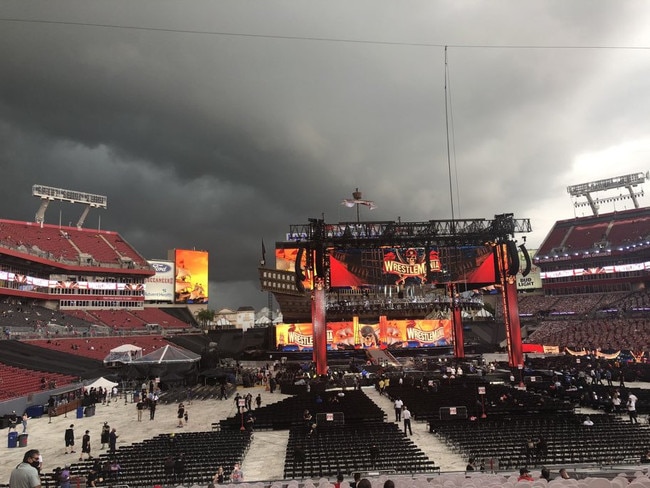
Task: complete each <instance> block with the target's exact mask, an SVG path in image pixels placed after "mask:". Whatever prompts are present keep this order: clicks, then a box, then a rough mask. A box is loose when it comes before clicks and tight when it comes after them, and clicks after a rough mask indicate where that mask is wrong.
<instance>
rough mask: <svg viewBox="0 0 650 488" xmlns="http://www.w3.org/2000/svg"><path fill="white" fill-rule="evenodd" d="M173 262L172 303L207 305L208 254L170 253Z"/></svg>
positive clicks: (186, 250) (178, 251)
mask: <svg viewBox="0 0 650 488" xmlns="http://www.w3.org/2000/svg"><path fill="white" fill-rule="evenodd" d="M170 254H172V255H173V260H174V302H175V303H208V252H207V251H194V250H188V249H174V250H172V251H170Z"/></svg>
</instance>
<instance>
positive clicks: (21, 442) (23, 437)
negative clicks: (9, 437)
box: [18, 434, 27, 447]
mask: <svg viewBox="0 0 650 488" xmlns="http://www.w3.org/2000/svg"><path fill="white" fill-rule="evenodd" d="M18 447H27V434H19V435H18Z"/></svg>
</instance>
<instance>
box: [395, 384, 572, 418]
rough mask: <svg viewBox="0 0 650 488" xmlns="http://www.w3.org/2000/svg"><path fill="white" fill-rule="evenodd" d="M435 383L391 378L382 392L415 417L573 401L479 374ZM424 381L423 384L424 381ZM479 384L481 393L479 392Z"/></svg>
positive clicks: (514, 410) (523, 409) (551, 408)
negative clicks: (397, 381)
mask: <svg viewBox="0 0 650 488" xmlns="http://www.w3.org/2000/svg"><path fill="white" fill-rule="evenodd" d="M432 381H435V386H423V387H415V386H406V385H399V384H394V383H395V382H391V384H390V386H389V387H388V388H387V389H386V394H387V395H388V397H389V398H390V399H391V400H394V399H396V398H398V397H399V398H400V399H401V400H402V401H403V402H404V404H405V405H406V406H407V407H408V408H409V411H410V412H411V414H412V415H413V418H414V419H415V420H423V421H426V420H432V419H439V418H440V409H441V408H445V407H461V406H462V407H465V408H466V409H467V416H468V417H472V416H473V417H480V416H481V415H482V414H483V412H484V411H485V412H486V413H488V414H489V415H501V416H503V415H513V414H514V415H516V414H524V413H528V412H534V413H540V412H541V413H543V412H559V413H562V412H567V413H568V412H572V411H573V408H574V407H573V404H570V403H568V402H566V401H564V399H558V398H552V397H548V396H542V395H539V394H537V393H531V392H528V391H521V390H517V389H513V388H510V387H509V386H506V385H498V384H489V383H487V382H486V381H485V380H484V379H482V378H481V377H476V376H466V377H463V378H455V379H446V380H445V379H443V380H432ZM427 383H428V381H424V382H423V384H424V385H427ZM479 387H481V388H484V389H485V394H484V395H481V394H479Z"/></svg>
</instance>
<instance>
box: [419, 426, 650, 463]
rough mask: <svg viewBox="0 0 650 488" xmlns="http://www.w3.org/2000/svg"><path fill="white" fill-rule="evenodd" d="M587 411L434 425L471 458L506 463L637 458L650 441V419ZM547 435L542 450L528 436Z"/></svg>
mask: <svg viewBox="0 0 650 488" xmlns="http://www.w3.org/2000/svg"><path fill="white" fill-rule="evenodd" d="M585 417H586V415H585V414H575V415H546V416H535V417H532V416H519V417H515V416H513V417H509V418H497V419H494V418H491V417H489V416H488V418H487V419H477V420H476V421H474V422H467V421H460V420H459V421H445V420H433V421H430V422H429V429H430V431H431V432H432V433H433V434H435V435H438V436H440V437H441V438H443V439H444V440H445V441H446V442H447V445H449V447H450V448H451V449H455V450H456V451H457V452H459V453H461V454H462V455H463V456H466V457H467V458H470V457H473V458H475V459H477V460H489V459H494V460H498V463H499V467H500V469H514V468H517V467H520V466H534V465H537V466H540V465H563V464H599V465H611V464H635V463H638V462H639V459H640V457H641V455H642V454H643V452H644V451H645V450H647V447H646V446H648V445H650V425H648V424H647V423H645V424H640V425H632V424H630V423H629V422H624V421H622V420H621V418H620V417H618V416H614V415H607V414H594V415H590V418H591V420H592V421H593V422H594V425H592V426H585V425H583V422H584V420H585ZM540 438H543V439H545V441H546V445H547V448H546V450H545V452H543V453H541V454H536V453H535V452H529V451H528V449H527V442H528V440H533V441H535V440H537V439H540Z"/></svg>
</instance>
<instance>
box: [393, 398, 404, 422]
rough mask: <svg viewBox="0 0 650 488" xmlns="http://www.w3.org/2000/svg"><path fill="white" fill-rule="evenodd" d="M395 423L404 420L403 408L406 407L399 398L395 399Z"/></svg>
mask: <svg viewBox="0 0 650 488" xmlns="http://www.w3.org/2000/svg"><path fill="white" fill-rule="evenodd" d="M394 405H395V422H399V421H401V420H402V407H403V406H404V402H403V401H402V400H401V399H400V398H399V397H397V398H396V399H395V403H394Z"/></svg>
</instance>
